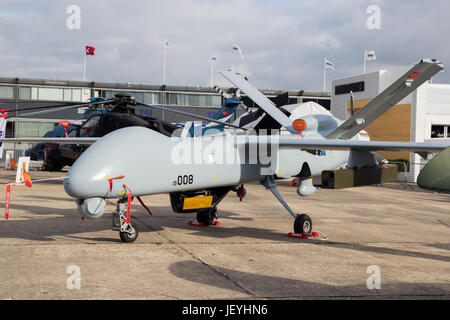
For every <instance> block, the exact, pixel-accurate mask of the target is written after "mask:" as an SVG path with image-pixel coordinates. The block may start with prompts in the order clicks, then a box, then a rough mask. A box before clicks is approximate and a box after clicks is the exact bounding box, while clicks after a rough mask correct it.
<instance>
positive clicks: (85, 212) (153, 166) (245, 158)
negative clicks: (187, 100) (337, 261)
mask: <svg viewBox="0 0 450 320" xmlns="http://www.w3.org/2000/svg"><path fill="white" fill-rule="evenodd" d="M442 69H443V67H442V65H441V63H440V62H438V61H436V60H429V59H426V60H421V61H420V62H419V63H417V64H415V65H414V66H413V67H412V68H411V69H410V70H409V71H408V72H407V73H405V74H404V75H403V76H402V77H400V78H399V79H398V80H397V81H396V82H394V83H393V84H392V85H391V86H389V87H388V88H387V89H386V90H384V91H383V92H382V93H381V94H380V95H379V96H377V97H376V98H375V99H373V100H372V101H371V102H369V103H368V104H367V105H366V106H365V107H364V108H362V109H361V110H359V111H358V112H356V113H355V114H354V115H353V116H352V117H350V118H349V119H348V120H346V121H342V120H340V119H337V118H335V117H333V116H332V115H331V114H330V115H325V114H309V115H307V116H304V117H302V118H300V119H295V120H294V121H291V120H290V119H289V118H288V117H287V116H286V115H285V114H284V113H283V112H282V111H280V110H279V109H277V108H276V107H275V105H274V104H273V103H272V102H271V101H270V100H268V99H267V98H266V97H265V96H264V95H263V94H262V93H261V92H260V91H259V90H257V89H256V88H254V87H253V86H252V85H251V84H250V83H249V82H248V81H247V80H246V79H244V78H243V77H241V76H239V75H237V74H234V73H232V72H230V71H224V72H222V75H223V76H224V77H225V78H227V79H228V80H229V81H230V82H231V83H233V84H234V85H235V86H236V87H237V88H239V89H240V90H241V91H243V92H244V93H245V94H246V95H247V96H248V97H250V98H251V99H252V100H253V101H254V102H255V103H257V104H258V105H259V106H260V107H261V108H262V109H264V112H266V113H267V114H269V115H270V116H271V117H272V118H273V119H274V120H275V121H276V122H278V123H279V124H280V126H281V127H283V128H285V129H286V130H287V134H283V135H281V134H271V135H262V134H254V133H253V132H251V131H242V132H241V133H240V134H238V133H232V131H231V130H230V131H229V130H226V131H220V130H219V131H218V132H217V134H210V135H208V136H205V135H203V134H198V135H196V134H194V135H190V134H187V129H186V128H185V129H182V130H183V132H181V134H179V135H176V136H174V137H168V136H166V135H163V134H161V133H158V132H156V131H154V130H151V129H148V128H145V127H136V126H134V127H127V128H122V129H119V130H116V131H114V132H112V133H109V134H107V135H105V136H104V137H101V138H95V137H85V138H70V137H69V138H47V139H41V138H39V139H36V138H34V139H33V138H28V139H24V138H19V139H1V140H0V141H1V142H52V143H64V144H67V143H75V144H92V145H91V146H90V147H89V148H88V149H87V150H86V151H85V152H84V153H83V154H82V155H81V156H80V157H79V158H78V159H77V160H76V161H75V163H74V164H73V166H72V167H71V169H70V170H69V172H68V173H67V176H66V177H65V179H64V189H65V191H66V193H67V194H68V195H70V196H71V197H73V198H75V200H76V204H77V207H78V211H79V213H80V214H81V215H82V216H83V217H86V218H94V219H95V218H99V217H101V216H102V215H103V214H104V212H105V207H106V200H107V199H117V207H116V209H115V211H114V212H113V219H112V221H113V222H112V224H113V230H117V231H119V233H120V238H121V239H122V241H124V242H132V241H135V240H136V238H137V237H138V228H137V226H136V224H135V223H134V222H132V221H131V215H130V209H131V201H132V200H133V198H134V197H136V198H137V199H138V200H139V201H140V202H141V203H142V200H141V199H140V197H141V196H145V195H153V194H161V193H168V194H169V195H170V200H171V206H172V209H173V210H174V211H175V212H178V213H184V212H196V213H197V220H198V221H199V222H202V223H204V224H205V225H210V224H212V223H214V221H215V219H216V218H217V207H218V205H219V203H220V201H221V200H222V199H223V198H224V197H225V196H226V195H227V193H228V192H229V191H232V190H236V188H238V187H239V186H242V185H243V184H245V183H250V182H260V183H261V184H262V185H263V186H264V187H265V188H266V189H269V190H270V191H271V192H272V193H273V195H274V196H275V197H276V198H277V199H278V200H279V202H280V203H281V204H282V205H283V206H284V208H285V209H286V210H287V211H288V212H289V214H290V215H291V216H292V217H293V218H294V232H295V233H299V234H310V233H311V231H312V220H311V218H310V217H309V216H308V215H307V214H296V213H294V211H293V210H292V209H291V208H290V207H289V205H288V204H287V203H286V202H285V201H284V199H283V197H282V195H281V194H280V193H279V192H278V190H277V186H276V182H275V179H274V175H276V176H277V177H279V178H291V179H292V178H296V179H298V181H299V186H298V193H299V194H300V195H303V196H307V195H310V194H312V193H314V191H315V188H314V186H313V184H312V177H313V176H315V175H319V174H321V173H322V172H323V171H324V170H334V169H337V168H342V167H348V168H352V169H354V170H360V169H361V168H364V167H367V166H375V167H376V166H378V162H377V160H376V158H375V156H374V154H373V152H374V151H379V150H388V151H409V152H419V153H421V154H422V153H438V152H440V151H442V150H444V149H447V148H449V146H450V143H448V142H445V143H412V142H384V141H377V142H371V141H361V140H358V133H359V132H360V131H361V130H363V129H364V128H365V127H366V126H368V125H369V124H370V123H372V122H373V121H374V120H375V119H376V118H378V117H379V116H380V115H381V114H383V113H384V112H386V111H387V110H388V109H389V108H391V107H392V106H394V105H395V104H397V103H398V102H399V101H400V100H401V99H403V98H404V97H406V96H407V95H409V94H410V93H411V92H413V91H414V90H415V89H416V88H418V87H419V86H420V85H421V84H423V83H424V82H425V81H427V80H428V79H430V78H431V77H432V76H433V75H434V74H436V73H437V72H439V71H440V70H442ZM139 104H140V105H143V106H148V107H155V106H151V105H146V104H143V103H139ZM156 108H161V109H165V110H166V111H168V108H164V107H161V106H158V107H156ZM177 112H180V113H181V111H178V110H177ZM204 120H208V121H212V122H216V123H218V124H220V125H224V126H229V127H232V128H234V129H240V128H239V126H235V125H233V124H230V123H224V122H222V121H220V120H214V119H209V118H206V119H204ZM323 151H326V152H323ZM241 190H242V189H241ZM241 192H242V191H241Z"/></svg>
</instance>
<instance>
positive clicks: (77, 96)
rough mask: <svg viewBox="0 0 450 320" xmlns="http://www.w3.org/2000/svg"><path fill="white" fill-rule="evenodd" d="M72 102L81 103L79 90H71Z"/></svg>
mask: <svg viewBox="0 0 450 320" xmlns="http://www.w3.org/2000/svg"><path fill="white" fill-rule="evenodd" d="M72 101H77V102H80V101H81V89H73V90H72Z"/></svg>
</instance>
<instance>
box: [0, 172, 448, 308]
mask: <svg viewBox="0 0 450 320" xmlns="http://www.w3.org/2000/svg"><path fill="white" fill-rule="evenodd" d="M64 175H65V173H64V172H62V173H61V172H56V173H50V172H41V171H32V172H31V177H32V179H34V180H37V179H44V178H47V177H48V178H51V177H61V176H64ZM14 179H15V172H13V171H5V170H3V169H0V184H1V186H0V190H1V191H0V201H1V209H0V219H1V220H0V284H1V285H0V299H449V298H450V251H449V250H450V242H449V240H450V209H449V208H450V206H449V204H450V195H449V194H440V193H433V192H428V191H422V190H420V189H418V188H417V187H416V186H405V185H402V184H389V185H384V186H368V187H359V188H352V189H343V190H327V189H318V190H317V192H316V193H315V194H314V195H312V196H310V197H307V198H302V197H299V196H298V195H297V193H296V188H295V187H290V186H289V181H287V180H283V181H278V184H279V191H280V193H281V194H282V195H283V196H284V198H285V200H286V201H287V203H288V204H289V205H290V206H291V207H292V208H293V210H294V211H295V212H296V213H307V214H308V215H310V216H311V218H312V220H313V231H318V232H320V233H321V234H325V235H326V236H327V237H328V240H317V239H311V238H310V239H294V238H289V237H288V232H292V231H293V230H292V229H293V219H292V217H291V216H290V215H289V214H288V213H287V212H286V210H285V209H284V208H283V207H282V206H281V204H280V203H279V202H278V201H277V200H276V199H275V198H274V196H273V195H272V194H271V192H270V191H268V190H265V189H264V187H263V186H261V185H258V184H251V185H246V189H247V196H246V197H245V198H244V199H243V201H242V202H240V201H239V198H238V197H237V196H236V194H235V193H229V194H228V195H227V196H226V198H225V199H224V200H223V201H222V203H221V204H220V205H219V207H218V213H219V215H220V219H219V220H220V222H221V225H220V226H211V227H193V226H190V225H189V224H188V222H189V221H191V220H195V216H194V215H193V214H185V215H183V214H175V213H173V212H172V210H171V208H170V202H169V196H168V195H167V194H163V195H154V196H145V197H143V198H142V199H143V201H144V202H145V204H146V205H147V206H148V207H149V208H150V209H151V211H152V213H153V216H150V215H149V214H148V213H147V212H146V211H145V210H144V208H143V207H141V206H140V204H139V203H138V202H137V201H134V202H133V206H132V216H133V220H134V221H135V222H136V223H137V225H138V228H139V232H140V233H139V237H138V239H137V240H136V242H134V243H122V242H121V241H120V239H119V234H118V232H114V231H112V230H111V223H112V222H111V214H110V212H111V211H112V210H113V209H114V208H115V203H113V202H111V203H110V204H108V205H107V213H105V215H104V216H103V217H102V218H99V219H96V220H87V219H86V220H84V221H82V220H81V218H80V216H79V214H78V212H77V209H76V205H75V202H74V200H73V199H71V198H70V197H69V196H68V195H66V193H65V192H64V188H63V186H62V183H61V182H59V181H51V182H43V183H34V184H33V187H32V188H27V187H25V186H13V187H12V191H11V205H10V215H9V220H7V221H5V220H4V207H5V206H4V201H5V200H4V199H5V190H6V187H5V186H4V184H5V183H8V182H13V181H14Z"/></svg>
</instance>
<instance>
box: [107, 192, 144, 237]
mask: <svg viewBox="0 0 450 320" xmlns="http://www.w3.org/2000/svg"><path fill="white" fill-rule="evenodd" d="M130 220H131V218H130ZM112 229H113V230H114V231H119V235H120V240H122V242H134V241H136V239H137V237H138V235H139V230H138V228H137V226H136V224H135V223H134V222H131V221H130V222H129V223H127V199H125V198H124V199H119V200H118V201H117V208H116V210H115V211H114V212H113V221H112Z"/></svg>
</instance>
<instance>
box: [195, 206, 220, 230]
mask: <svg viewBox="0 0 450 320" xmlns="http://www.w3.org/2000/svg"><path fill="white" fill-rule="evenodd" d="M216 218H217V209H216V208H215V207H214V208H209V209H206V210H201V211H198V212H197V221H198V222H202V223H204V224H205V226H209V225H211V224H212V223H213V222H214V219H216Z"/></svg>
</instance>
